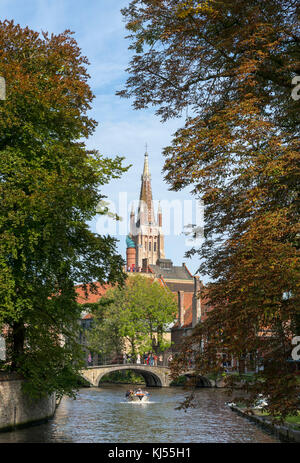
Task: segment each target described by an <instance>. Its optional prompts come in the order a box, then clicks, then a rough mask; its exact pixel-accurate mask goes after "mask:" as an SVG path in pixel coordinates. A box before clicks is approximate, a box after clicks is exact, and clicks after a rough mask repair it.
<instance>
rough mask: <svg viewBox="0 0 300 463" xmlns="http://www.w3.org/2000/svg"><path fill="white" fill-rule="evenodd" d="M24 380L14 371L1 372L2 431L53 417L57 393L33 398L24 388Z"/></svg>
mask: <svg viewBox="0 0 300 463" xmlns="http://www.w3.org/2000/svg"><path fill="white" fill-rule="evenodd" d="M22 384H23V380H22V378H20V377H19V376H18V375H16V374H14V373H10V374H6V373H0V432H4V431H12V430H14V429H16V428H20V427H26V426H30V425H32V424H38V423H42V422H45V421H47V420H48V419H50V418H52V417H53V415H54V412H55V409H56V400H55V394H52V395H51V396H47V397H45V398H42V399H38V400H36V399H31V398H30V397H29V396H28V395H27V394H25V393H24V392H23V390H22Z"/></svg>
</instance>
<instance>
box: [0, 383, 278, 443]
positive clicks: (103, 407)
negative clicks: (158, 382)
mask: <svg viewBox="0 0 300 463" xmlns="http://www.w3.org/2000/svg"><path fill="white" fill-rule="evenodd" d="M126 389H128V386H115V385H109V386H105V387H101V388H86V389H81V390H80V391H79V394H78V397H77V399H76V400H73V399H69V398H64V399H63V400H62V401H61V403H60V406H59V407H58V409H57V411H56V413H55V416H54V418H53V419H52V420H51V421H49V422H48V423H46V424H43V425H39V426H33V427H30V428H27V429H22V430H18V431H13V432H9V433H2V434H0V443H4V442H74V443H75V442H90V443H91V442H106V443H118V442H119V443H130V442H141V443H142V442H147V443H176V442H177V443H192V442H199V443H200V442H208V443H209V442H228V443H229V442H230V443H232V442H237V443H238V442H278V441H277V440H276V439H275V438H274V437H273V436H270V435H268V434H266V433H265V432H264V431H262V430H261V429H260V428H258V427H257V426H255V425H254V424H252V423H250V422H249V421H248V420H246V419H244V418H242V417H240V416H239V415H237V414H236V413H234V412H232V411H231V410H230V409H229V407H227V406H226V405H225V402H226V401H227V400H228V398H227V396H226V395H225V394H224V390H223V391H222V390H220V389H199V391H197V397H198V403H199V406H198V407H197V408H191V409H188V410H187V412H185V411H183V410H176V409H175V408H176V407H177V406H178V405H179V403H180V402H182V401H183V399H184V396H185V394H186V392H185V391H184V390H183V389H181V388H152V389H151V388H147V389H148V391H149V392H150V393H151V397H150V401H149V402H144V403H134V402H125V401H124V395H125V391H126Z"/></svg>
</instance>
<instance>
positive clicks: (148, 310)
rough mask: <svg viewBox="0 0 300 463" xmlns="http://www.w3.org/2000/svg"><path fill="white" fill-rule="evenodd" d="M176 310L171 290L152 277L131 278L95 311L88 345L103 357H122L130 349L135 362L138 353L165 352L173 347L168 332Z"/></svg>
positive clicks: (111, 290) (109, 293) (108, 295)
mask: <svg viewBox="0 0 300 463" xmlns="http://www.w3.org/2000/svg"><path fill="white" fill-rule="evenodd" d="M176 309H177V304H176V298H175V297H174V295H173V293H172V292H171V291H170V290H169V289H168V288H165V287H162V286H161V285H160V283H159V282H157V281H153V278H150V277H149V278H148V277H144V276H141V275H138V274H137V275H135V276H131V277H128V279H127V282H126V285H124V286H123V287H120V286H118V287H115V288H112V289H110V290H108V291H107V293H106V294H105V296H103V297H102V298H101V299H100V301H99V304H98V307H96V308H95V310H93V315H94V325H93V328H92V330H91V332H90V334H89V336H88V345H89V346H90V347H91V349H92V350H94V351H97V352H99V353H102V354H110V353H112V352H114V353H120V352H121V349H124V348H125V349H128V346H129V350H130V352H131V354H132V355H133V357H134V358H136V355H137V353H145V352H151V351H153V352H155V351H156V352H163V351H164V350H165V349H167V348H168V347H169V346H170V341H169V340H168V339H166V332H167V330H168V328H169V326H170V324H171V323H172V322H173V321H174V319H175V318H176ZM116 347H118V348H116ZM120 348H121V349H120Z"/></svg>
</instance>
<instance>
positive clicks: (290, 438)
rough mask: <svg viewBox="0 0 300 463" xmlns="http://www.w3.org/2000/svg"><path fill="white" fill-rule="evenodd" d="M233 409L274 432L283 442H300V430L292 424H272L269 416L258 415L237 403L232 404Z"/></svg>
mask: <svg viewBox="0 0 300 463" xmlns="http://www.w3.org/2000/svg"><path fill="white" fill-rule="evenodd" d="M230 408H231V410H233V411H234V412H236V413H238V414H239V415H241V416H243V417H244V418H247V419H248V420H250V421H252V422H253V423H255V424H258V425H259V426H260V427H261V428H263V429H264V430H266V431H268V432H270V433H272V434H274V435H275V436H276V437H278V438H279V439H280V440H281V441H282V442H297V443H300V430H299V431H298V430H297V429H293V428H292V427H291V426H287V425H277V424H272V423H271V422H270V421H269V420H268V417H266V416H257V415H252V414H250V413H247V412H246V411H244V410H242V409H241V408H239V407H238V406H236V405H230Z"/></svg>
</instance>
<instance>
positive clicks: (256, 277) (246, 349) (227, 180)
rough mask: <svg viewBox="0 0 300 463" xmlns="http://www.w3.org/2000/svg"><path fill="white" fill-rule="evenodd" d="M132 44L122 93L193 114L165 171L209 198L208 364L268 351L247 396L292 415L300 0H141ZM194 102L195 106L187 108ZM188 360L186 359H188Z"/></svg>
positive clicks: (201, 335) (205, 259)
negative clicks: (295, 91)
mask: <svg viewBox="0 0 300 463" xmlns="http://www.w3.org/2000/svg"><path fill="white" fill-rule="evenodd" d="M123 14H124V16H125V18H126V21H127V28H128V30H129V31H130V33H131V35H130V39H131V45H130V48H131V49H132V50H133V52H134V56H133V58H132V60H131V62H130V65H129V68H128V72H129V73H130V77H129V78H128V80H127V84H126V88H125V89H124V90H122V91H120V92H119V95H120V96H123V97H128V98H129V97H134V107H135V108H137V109H141V108H145V107H147V106H148V105H150V104H152V105H154V106H156V107H157V114H159V115H160V116H161V117H162V119H163V120H166V119H168V118H170V117H179V116H181V115H182V114H183V111H186V121H185V125H184V127H182V128H179V129H178V131H177V132H176V133H175V134H174V138H173V142H172V145H171V146H169V147H167V148H165V150H164V154H165V156H166V161H165V166H164V170H165V178H166V180H167V181H168V182H169V184H170V187H171V189H173V190H175V191H177V190H180V189H181V188H183V187H186V186H192V192H193V194H195V195H196V196H197V197H201V198H202V199H203V200H204V203H205V242H204V245H203V246H202V247H201V249H194V248H193V249H192V250H191V251H190V252H189V253H188V255H196V254H198V255H199V259H200V262H201V265H199V271H200V272H201V273H202V274H208V275H209V277H210V279H211V281H212V283H211V284H210V285H209V295H210V299H211V304H212V306H213V307H214V308H215V310H213V311H212V313H211V315H210V316H209V317H208V320H207V321H206V322H205V323H203V324H202V325H201V326H198V327H197V329H196V330H195V332H194V335H193V336H192V338H191V339H190V340H189V341H188V344H187V345H186V347H185V350H184V352H183V353H182V358H181V360H178V364H177V367H176V368H177V371H178V372H179V370H180V369H179V370H178V367H179V365H182V368H183V369H184V365H185V362H186V361H187V360H188V357H189V356H190V355H191V349H192V350H193V348H192V346H193V345H200V340H201V339H206V340H207V343H206V344H205V349H204V351H203V352H201V353H199V355H198V356H197V359H198V363H197V365H198V367H199V369H200V371H202V372H205V371H209V370H213V369H217V370H220V369H221V368H222V362H221V360H220V358H219V356H218V354H219V353H220V352H226V353H227V354H228V355H229V357H230V356H231V355H232V356H234V357H236V358H239V359H241V358H243V357H244V356H245V355H246V354H249V353H255V355H258V353H259V355H263V356H264V359H265V362H264V363H265V369H264V371H263V372H260V373H259V375H257V378H256V379H257V381H255V382H254V384H253V387H252V388H251V391H250V392H251V396H250V400H252V401H253V400H254V398H255V397H256V396H257V394H258V393H261V392H262V393H264V394H265V395H267V396H268V399H269V407H268V409H269V411H270V412H271V413H272V414H273V415H277V414H279V415H281V416H284V415H286V414H287V413H289V412H291V413H295V412H296V410H297V409H298V408H299V383H298V382H297V375H296V371H295V367H294V365H293V364H291V363H289V362H288V361H287V360H289V357H290V354H291V349H292V344H291V338H292V337H293V336H294V335H295V334H299V328H300V324H299V307H300V304H299V261H300V259H299V102H298V100H297V99H294V98H293V97H292V90H293V84H292V80H293V78H294V77H295V76H296V75H297V74H298V75H299V74H300V64H299V63H300V60H299V55H300V48H299V42H300V36H299V22H298V20H299V5H298V4H297V2H295V1H292V0H287V1H280V2H278V1H275V0H267V1H263V2H262V1H260V0H250V1H249V0H247V1H246V0H242V1H239V2H236V1H233V0H223V1H218V2H216V1H214V0H206V1H197V0H186V1H180V0H165V1H160V0H144V1H143V0H133V1H131V2H130V5H129V7H128V8H125V9H124V10H123ZM187 112H189V115H188V114H187ZM180 362H181V363H180Z"/></svg>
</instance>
